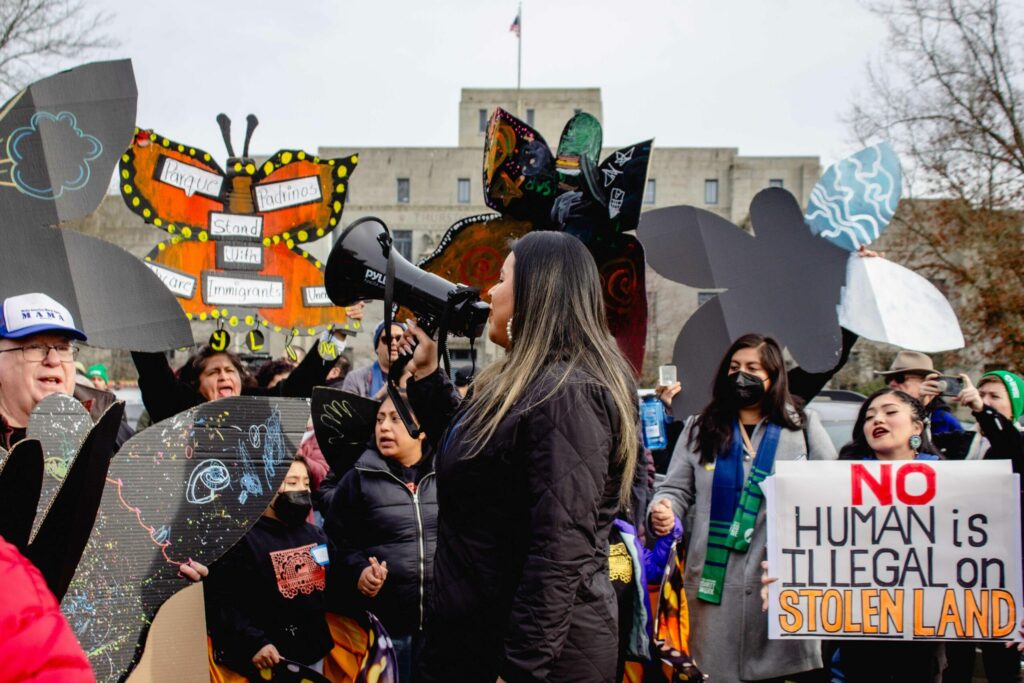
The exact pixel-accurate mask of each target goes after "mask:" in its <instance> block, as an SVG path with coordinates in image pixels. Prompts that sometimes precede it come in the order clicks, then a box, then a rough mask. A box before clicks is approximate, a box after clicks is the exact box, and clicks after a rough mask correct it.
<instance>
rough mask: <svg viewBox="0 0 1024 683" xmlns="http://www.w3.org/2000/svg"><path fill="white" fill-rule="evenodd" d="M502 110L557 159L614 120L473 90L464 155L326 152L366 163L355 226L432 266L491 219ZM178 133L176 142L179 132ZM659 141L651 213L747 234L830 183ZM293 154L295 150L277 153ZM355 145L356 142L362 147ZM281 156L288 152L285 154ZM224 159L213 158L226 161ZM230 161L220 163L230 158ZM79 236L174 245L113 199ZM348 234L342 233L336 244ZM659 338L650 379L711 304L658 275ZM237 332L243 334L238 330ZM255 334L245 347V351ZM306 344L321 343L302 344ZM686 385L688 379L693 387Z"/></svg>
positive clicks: (374, 318)
mask: <svg viewBox="0 0 1024 683" xmlns="http://www.w3.org/2000/svg"><path fill="white" fill-rule="evenodd" d="M498 106H500V107H502V108H504V109H507V110H508V111H510V112H512V113H514V114H516V115H517V116H519V117H520V118H521V119H523V120H524V121H526V122H527V123H529V124H531V125H532V126H534V127H535V128H537V129H538V130H539V131H540V132H541V134H542V135H543V136H544V138H545V139H546V140H547V141H548V144H549V145H550V146H552V147H553V148H555V147H557V145H558V139H559V137H560V135H561V131H562V127H563V126H564V125H565V122H566V121H568V120H569V119H570V118H571V117H572V116H573V114H575V113H576V112H578V111H586V112H589V113H591V114H593V115H594V116H596V117H597V118H598V119H599V120H601V119H602V104H601V91H600V89H598V88H572V89H523V90H519V91H517V90H514V89H510V90H497V89H476V88H464V89H463V90H462V99H461V101H460V104H459V127H458V146H457V147H363V146H361V145H358V144H348V141H342V142H343V143H345V144H344V145H325V146H322V147H320V148H319V149H318V150H317V153H318V154H319V155H320V156H321V157H322V158H330V157H336V156H343V155H347V154H351V153H354V152H358V153H359V166H358V167H357V168H356V171H355V174H354V176H353V182H352V183H351V184H350V186H349V195H348V200H347V205H346V207H345V214H344V219H345V223H346V224H348V223H350V222H352V221H354V220H355V219H357V218H361V217H363V216H369V215H373V216H377V217H379V218H381V219H382V220H383V221H384V222H385V223H386V224H387V225H388V227H389V228H390V229H391V231H392V234H393V235H394V237H395V241H396V245H397V248H398V249H399V250H400V251H401V252H402V253H403V255H405V256H406V257H407V258H408V259H409V260H410V261H413V262H415V261H416V260H417V259H419V258H420V257H422V256H424V255H426V254H429V253H430V252H432V251H433V250H434V247H435V246H436V245H437V243H438V242H439V240H440V238H441V236H442V235H443V234H444V231H445V230H446V229H447V228H448V226H450V225H451V224H452V223H454V222H456V221H457V220H459V219H461V218H464V217H466V216H471V215H475V214H479V213H487V212H489V211H490V209H488V207H487V206H486V205H485V204H484V202H483V196H482V181H481V173H482V166H483V140H484V130H485V128H486V124H487V120H488V118H489V117H490V114H491V112H492V111H493V110H494V108H495V107H498ZM168 132H173V131H168ZM657 133H658V131H654V130H652V131H649V132H646V134H645V135H644V138H643V139H646V138H647V137H653V138H655V142H654V149H653V152H652V155H651V164H650V168H649V171H648V176H647V178H648V179H647V188H646V193H645V196H644V209H645V210H650V209H656V208H659V207H667V206H672V205H676V204H691V205H694V206H698V207H701V208H704V209H707V210H709V211H713V212H715V213H717V214H719V215H721V216H722V217H724V218H726V219H728V220H730V221H732V222H734V223H736V224H743V223H745V222H746V219H747V215H748V208H749V206H750V201H751V199H752V198H753V197H754V195H755V194H756V193H757V192H758V191H760V190H761V189H763V188H765V187H769V186H778V187H784V188H786V189H788V190H789V191H790V192H792V193H793V194H794V195H795V196H796V197H797V199H798V200H799V201H800V203H801V205H805V204H806V201H807V197H808V194H809V193H810V191H811V188H812V187H813V186H814V183H815V182H816V181H817V179H818V177H819V176H820V174H821V165H820V162H819V159H818V157H788V156H777V157H747V156H740V154H739V150H738V149H736V148H731V147H661V146H659V145H658V141H657ZM638 141H639V140H615V141H614V142H615V143H616V145H615V147H609V148H606V149H604V150H603V152H602V157H603V155H607V154H610V153H611V152H612V151H613V150H614V149H617V148H619V147H621V146H624V145H627V144H629V143H630V142H638ZM275 142H276V143H278V144H279V145H280V146H282V147H283V146H286V145H287V144H288V141H287V140H281V141H275ZM353 142H355V141H353ZM275 148H276V147H275ZM219 151H220V150H211V152H212V153H218V152H219ZM270 151H273V150H270ZM220 156H223V155H222V154H218V157H220ZM71 227H74V228H75V229H78V230H81V231H83V232H87V233H90V234H93V235H96V236H98V237H101V238H103V239H105V240H108V241H110V242H114V243H116V244H119V245H121V246H122V247H124V248H126V249H128V250H129V251H131V252H132V253H134V254H136V255H138V256H140V257H141V256H144V255H145V254H146V253H148V252H149V251H150V250H151V249H152V248H153V247H154V246H155V245H156V244H157V242H159V241H160V240H161V238H162V237H163V236H164V233H162V232H161V231H160V230H158V229H157V228H154V227H153V226H151V225H147V224H145V223H143V222H142V220H141V219H140V218H139V217H137V216H135V215H134V214H132V213H131V212H130V211H128V209H127V207H125V205H124V202H123V200H122V199H121V197H120V196H119V195H110V196H107V197H106V198H105V199H104V201H103V203H102V204H101V206H100V208H99V209H98V210H97V211H96V212H95V213H94V214H93V215H91V216H89V217H88V218H86V219H84V220H82V221H79V222H77V223H75V224H73V225H72V226H71ZM341 232H342V230H341V229H336V230H335V233H334V236H335V238H336V237H337V236H338V235H340V233H341ZM330 246H331V240H330V239H327V238H325V239H322V240H320V241H319V242H316V243H313V244H311V245H310V247H309V249H308V250H309V251H310V252H311V253H314V254H316V255H317V256H318V257H320V258H321V259H326V257H327V254H328V253H329V251H330ZM647 290H648V292H647V296H648V307H649V312H648V332H647V359H646V363H645V377H646V378H647V379H648V380H650V378H651V377H653V376H656V372H657V366H658V365H660V364H663V363H668V362H670V361H671V357H672V347H673V345H674V344H675V338H676V336H677V334H678V333H679V330H680V329H681V328H682V325H683V323H684V322H685V320H686V319H687V318H688V317H689V316H690V315H691V314H692V313H693V312H694V311H695V310H696V308H697V306H698V305H699V304H700V303H702V302H703V301H704V298H705V297H707V296H709V295H710V294H712V293H713V292H701V291H698V290H696V289H693V288H690V287H685V286H683V285H679V284H677V283H674V282H670V281H667V280H665V279H664V278H661V277H659V276H658V275H657V274H655V273H654V272H653V271H652V270H650V269H649V268H648V270H647ZM381 317H382V308H381V305H380V304H379V303H373V304H370V305H369V306H368V307H367V326H368V327H369V328H370V329H372V327H373V326H374V325H376V323H377V322H378V321H379V320H380V319H381ZM194 329H195V333H196V339H197V340H203V339H205V338H206V337H207V336H209V334H210V331H211V329H212V327H211V326H210V325H208V324H199V323H197V324H196V325H195V327H194ZM236 329H237V328H236ZM243 337H244V335H243V334H240V333H236V334H234V335H233V341H232V343H233V344H241V343H242V341H243ZM268 341H270V342H271V343H270V346H271V352H272V353H274V354H277V355H279V354H280V353H281V350H282V347H283V343H284V339H283V337H280V336H279V335H273V334H271V335H268ZM298 344H299V345H301V346H306V347H308V346H309V345H310V342H309V340H308V339H306V338H300V340H299V341H298ZM370 347H371V340H370V335H369V334H362V335H359V336H358V337H355V338H352V339H351V341H350V344H349V349H351V353H352V355H353V361H354V363H355V365H356V366H358V365H362V364H365V363H367V362H369V359H371V358H372V349H371V348H370ZM452 347H453V350H452V355H453V360H455V361H456V362H464V361H466V360H468V354H469V349H468V346H467V345H466V344H465V343H461V342H460V341H458V340H456V341H454V342H453V344H452ZM477 353H478V359H479V362H481V363H485V362H487V361H488V360H489V359H490V358H493V356H494V353H495V349H494V348H493V345H491V344H490V342H486V341H483V340H481V341H478V343H477ZM82 356H83V360H84V361H86V362H87V363H89V362H97V361H106V362H108V363H110V364H111V375H112V378H126V379H127V378H130V377H133V376H134V368H133V367H132V365H131V360H130V358H128V355H127V354H123V353H116V354H111V353H110V352H107V351H102V350H91V349H87V350H86V351H85V352H83V354H82ZM681 379H682V380H683V381H684V382H685V378H681Z"/></svg>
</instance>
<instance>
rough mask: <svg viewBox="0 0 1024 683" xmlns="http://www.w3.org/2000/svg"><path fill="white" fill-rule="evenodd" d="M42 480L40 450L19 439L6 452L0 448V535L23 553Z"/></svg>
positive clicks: (34, 444)
mask: <svg viewBox="0 0 1024 683" xmlns="http://www.w3.org/2000/svg"><path fill="white" fill-rule="evenodd" d="M42 481H43V448H42V446H40V445H39V442H38V441H35V440H33V439H22V440H21V441H19V442H18V443H16V444H14V448H12V449H11V452H10V453H8V452H7V451H5V450H4V449H2V448H0V536H3V537H4V538H5V539H6V540H7V541H8V542H9V543H11V544H12V545H14V546H15V547H16V548H17V549H18V550H19V551H20V552H22V553H24V552H25V549H26V548H27V547H28V537H29V534H30V533H31V532H32V520H34V519H35V518H36V506H37V505H38V504H39V487H40V485H41V484H42Z"/></svg>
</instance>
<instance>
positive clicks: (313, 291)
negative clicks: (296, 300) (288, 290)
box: [302, 287, 334, 307]
mask: <svg viewBox="0 0 1024 683" xmlns="http://www.w3.org/2000/svg"><path fill="white" fill-rule="evenodd" d="M302 303H303V305H305V306H314V307H315V306H333V305H334V302H332V301H331V299H330V297H328V296H327V289H325V288H324V287H303V288H302Z"/></svg>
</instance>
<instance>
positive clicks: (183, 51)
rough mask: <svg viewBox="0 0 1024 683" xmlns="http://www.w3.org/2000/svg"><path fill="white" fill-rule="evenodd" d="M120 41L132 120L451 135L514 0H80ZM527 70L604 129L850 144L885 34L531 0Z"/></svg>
mask: <svg viewBox="0 0 1024 683" xmlns="http://www.w3.org/2000/svg"><path fill="white" fill-rule="evenodd" d="M90 5H92V6H96V7H103V8H106V11H108V12H110V13H111V14H112V16H113V21H112V27H111V28H112V30H111V33H112V34H114V35H115V36H116V37H117V38H118V39H119V40H120V46H119V47H118V49H116V50H113V51H111V52H110V56H127V57H131V58H132V60H133V61H134V65H135V75H136V80H137V81H138V87H139V113H138V119H137V120H138V123H139V125H140V126H142V127H146V128H154V129H156V130H157V131H159V132H160V133H162V134H165V135H167V136H169V137H171V138H172V139H176V140H180V141H181V142H185V143H187V144H192V145H196V146H198V147H203V148H206V149H207V150H208V151H210V152H212V153H213V154H215V155H216V156H217V158H219V159H223V157H224V156H226V154H225V151H224V147H223V143H222V142H221V139H220V134H219V131H218V129H217V125H216V122H215V120H214V117H215V116H216V115H217V113H218V112H221V111H224V112H225V113H227V114H228V115H229V116H230V117H231V118H232V120H233V121H234V122H235V137H236V145H239V144H240V143H239V142H238V141H237V140H238V139H240V137H241V135H242V131H243V130H244V119H245V115H246V114H247V113H249V112H253V113H255V114H256V115H257V116H258V117H259V119H260V128H259V129H258V130H257V133H256V136H255V138H254V141H253V145H252V148H253V151H255V152H258V153H269V152H273V151H275V150H277V149H279V148H282V147H301V148H305V149H310V150H313V149H315V148H317V147H319V146H321V145H330V146H343V147H349V148H351V149H352V150H353V151H358V149H359V148H360V147H369V146H399V147H405V146H454V145H456V144H457V130H458V128H457V127H458V122H457V116H458V102H459V89H460V88H462V87H514V86H515V79H516V39H515V36H514V34H513V33H511V32H510V31H509V25H510V24H511V23H512V20H513V19H514V17H515V15H516V9H517V3H516V2H515V1H514V0H441V1H440V2H422V0H420V1H414V0H394V1H386V0H363V1H361V2H353V1H352V0H332V1H329V2H327V1H323V2H320V1H309V0H290V1H289V2H282V1H281V0H275V1H273V2H261V1H256V0H246V1H244V2H243V1H240V0H203V1H199V0H177V1H176V2H173V3H167V2H153V1H151V0H144V1H143V0H138V1H136V2H132V3H126V2H116V1H115V0H90ZM522 23H523V39H522V40H523V86H524V87H599V88H601V90H602V95H603V102H604V129H605V143H606V144H607V145H623V144H628V143H630V142H634V141H637V140H641V139H644V138H648V137H652V136H653V137H655V138H656V141H655V144H656V147H657V146H673V147H676V146H691V147H703V146H726V147H738V148H739V150H740V153H741V154H745V155H771V156H774V155H807V154H811V155H819V156H821V157H822V160H823V162H825V163H829V162H831V161H833V160H835V159H837V158H839V157H841V156H844V155H846V154H848V153H850V152H852V151H855V149H856V148H857V146H856V145H855V144H854V142H853V141H852V140H851V139H850V136H849V133H848V131H847V129H846V127H845V125H844V124H843V122H842V120H841V117H842V116H843V114H844V113H845V112H846V111H847V110H848V109H849V107H850V104H851V102H853V100H854V98H855V97H858V96H860V97H864V96H868V94H867V93H866V92H865V77H864V74H865V65H866V63H867V62H868V60H869V59H871V58H872V57H873V56H875V55H877V54H878V51H879V49H880V48H881V46H882V43H883V41H884V31H883V27H882V25H881V23H880V21H879V20H878V19H877V18H876V17H874V16H872V15H871V14H869V13H868V12H867V11H866V10H865V9H864V8H863V7H862V6H861V5H860V4H858V3H857V2H856V1H855V0H770V1H767V2H766V1H765V0H735V1H730V0H628V1H622V0H526V1H525V2H524V7H523V21H522Z"/></svg>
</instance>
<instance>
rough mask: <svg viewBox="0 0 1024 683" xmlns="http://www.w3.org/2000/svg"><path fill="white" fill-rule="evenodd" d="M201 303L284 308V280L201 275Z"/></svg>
mask: <svg viewBox="0 0 1024 683" xmlns="http://www.w3.org/2000/svg"><path fill="white" fill-rule="evenodd" d="M203 301H205V302H206V303H207V304H210V305H211V306H268V307H281V306H284V279H283V278H280V277H260V278H248V277H240V276H234V277H227V276H224V275H220V274H214V273H210V272H206V273H203Z"/></svg>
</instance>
